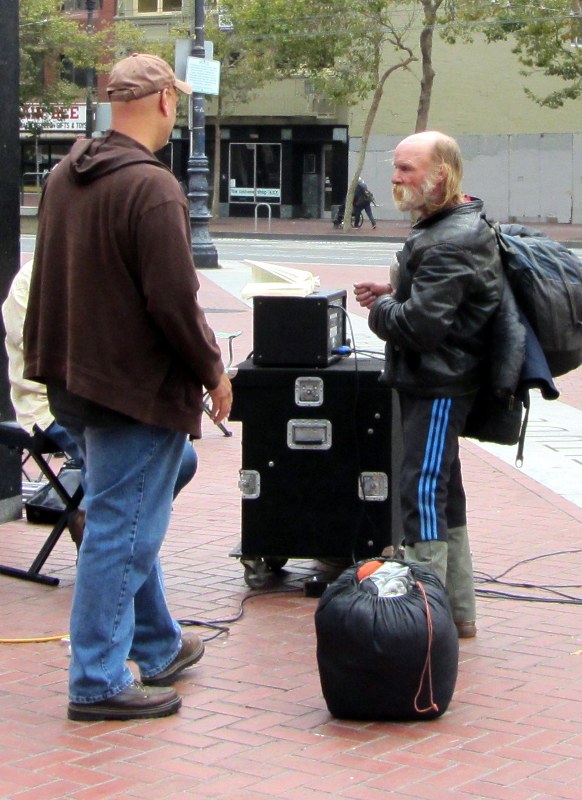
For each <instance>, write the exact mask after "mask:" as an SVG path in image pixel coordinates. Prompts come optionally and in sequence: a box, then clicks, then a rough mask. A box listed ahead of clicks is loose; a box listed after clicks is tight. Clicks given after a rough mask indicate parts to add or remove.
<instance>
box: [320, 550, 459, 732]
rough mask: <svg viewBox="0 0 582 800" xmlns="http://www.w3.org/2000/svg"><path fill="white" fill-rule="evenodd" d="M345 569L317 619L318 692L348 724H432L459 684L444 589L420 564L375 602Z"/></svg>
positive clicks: (327, 592)
mask: <svg viewBox="0 0 582 800" xmlns="http://www.w3.org/2000/svg"><path fill="white" fill-rule="evenodd" d="M371 561H372V560H371V559H369V560H367V561H363V562H360V563H359V564H356V565H355V566H353V567H350V568H349V569H347V570H345V571H344V572H343V573H342V574H341V575H340V576H339V577H338V578H337V580H336V581H334V583H332V584H331V585H330V586H329V587H328V588H327V589H326V590H325V591H324V593H323V595H322V597H321V599H320V601H319V604H318V607H317V611H316V613H315V630H316V636H317V663H318V667H319V677H320V680H321V688H322V691H323V696H324V698H325V702H326V703H327V707H328V709H329V711H330V713H331V714H333V716H334V717H338V718H340V719H353V720H418V719H433V718H435V717H439V716H440V715H441V714H443V713H444V712H445V711H446V710H447V708H448V705H449V703H450V701H451V698H452V696H453V692H454V689H455V684H456V681H457V670H458V661H459V640H458V634H457V629H456V626H455V623H454V622H453V618H452V614H451V610H450V606H449V601H448V598H447V596H446V594H445V590H444V587H443V585H442V583H441V582H440V580H439V579H438V578H437V577H436V575H434V573H433V572H432V571H431V570H429V569H426V568H424V567H421V566H419V565H418V564H413V563H411V562H405V561H396V560H393V559H374V561H379V562H381V563H385V562H389V561H391V562H392V563H395V564H399V565H401V566H404V567H406V568H407V570H406V572H407V575H408V582H407V590H406V591H405V592H404V593H403V594H401V595H399V596H389V597H386V596H378V595H377V594H374V593H373V592H375V591H376V589H375V588H374V586H373V585H372V584H371V581H370V580H369V579H366V580H363V581H361V582H360V580H359V579H358V574H357V573H358V570H359V569H360V567H362V565H364V564H369V565H370V567H371V566H372V564H371ZM360 575H362V573H360Z"/></svg>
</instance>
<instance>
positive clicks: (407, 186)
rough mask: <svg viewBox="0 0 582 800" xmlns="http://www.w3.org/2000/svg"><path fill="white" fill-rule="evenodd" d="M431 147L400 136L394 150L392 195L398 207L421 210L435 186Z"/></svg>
mask: <svg viewBox="0 0 582 800" xmlns="http://www.w3.org/2000/svg"><path fill="white" fill-rule="evenodd" d="M431 150H432V148H431V147H430V146H429V145H428V144H427V143H425V142H422V143H420V142H408V141H406V140H404V141H403V142H401V143H400V144H399V145H398V147H397V148H396V150H395V151H394V159H393V162H392V164H393V168H394V169H393V173H392V197H393V199H394V204H395V205H396V208H397V209H398V210H399V211H419V210H422V209H423V208H424V207H425V205H426V202H427V200H429V199H430V198H431V197H432V195H433V194H434V191H435V189H436V187H437V183H438V175H436V174H435V171H434V169H433V163H432V159H431Z"/></svg>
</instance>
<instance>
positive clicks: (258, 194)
mask: <svg viewBox="0 0 582 800" xmlns="http://www.w3.org/2000/svg"><path fill="white" fill-rule="evenodd" d="M229 202H231V203H259V202H269V203H277V204H278V203H280V202H281V145H280V144H231V145H230V176H229Z"/></svg>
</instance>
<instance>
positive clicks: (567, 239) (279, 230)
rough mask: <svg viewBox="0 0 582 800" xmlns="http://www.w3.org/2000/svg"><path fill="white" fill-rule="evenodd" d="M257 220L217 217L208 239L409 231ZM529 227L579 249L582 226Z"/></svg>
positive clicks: (356, 236)
mask: <svg viewBox="0 0 582 800" xmlns="http://www.w3.org/2000/svg"><path fill="white" fill-rule="evenodd" d="M261 211H262V216H259V218H258V219H257V221H256V224H255V218H254V217H219V218H215V219H212V220H211V221H210V224H209V229H210V234H211V236H216V237H222V236H230V237H237V236H238V237H240V236H243V237H253V236H260V237H267V236H271V237H273V238H305V239H330V240H332V241H333V240H336V241H343V240H346V239H351V240H354V241H362V240H370V241H375V240H377V239H387V240H389V241H402V240H403V239H405V238H406V236H407V234H408V231H409V230H410V224H409V223H408V222H396V221H387V220H378V222H377V225H376V229H375V230H374V229H373V228H372V226H371V225H370V223H369V221H368V220H367V219H366V220H364V224H363V225H362V227H361V228H351V229H350V230H349V231H344V230H343V228H334V226H333V223H332V221H331V218H328V219H272V220H271V223H270V225H269V220H268V219H267V218H266V217H265V215H264V210H261ZM524 224H527V226H528V227H530V228H534V229H536V230H540V231H543V232H544V233H546V234H547V235H548V236H550V237H551V238H552V239H556V240H557V241H560V242H564V243H565V244H566V245H567V246H568V247H582V224H576V225H573V224H564V223H537V222H535V223H534V222H528V223H524Z"/></svg>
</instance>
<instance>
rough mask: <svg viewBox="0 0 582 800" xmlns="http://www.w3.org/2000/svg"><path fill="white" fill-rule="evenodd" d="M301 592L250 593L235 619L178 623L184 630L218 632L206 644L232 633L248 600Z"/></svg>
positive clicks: (183, 621) (197, 620)
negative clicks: (232, 627) (231, 627)
mask: <svg viewBox="0 0 582 800" xmlns="http://www.w3.org/2000/svg"><path fill="white" fill-rule="evenodd" d="M300 591H302V590H301V589H300V588H299V587H293V588H291V589H267V590H265V591H263V590H261V591H259V592H253V593H249V594H247V595H245V596H244V597H243V599H242V600H241V603H240V606H239V610H238V612H237V613H236V614H235V615H234V616H233V617H227V618H226V619H215V620H213V621H212V622H209V621H208V620H201V619H179V620H177V622H178V625H180V626H182V627H183V628H188V627H195V626H197V627H200V628H209V629H210V630H215V631H217V632H216V633H215V634H214V636H208V637H204V641H205V642H211V641H212V640H213V639H217V638H218V637H219V636H222V635H223V634H228V633H230V627H229V625H232V624H233V623H234V622H238V620H239V619H242V617H243V614H244V605H245V603H246V602H247V601H248V600H252V599H253V598H254V597H266V596H267V595H270V594H295V593H296V592H300Z"/></svg>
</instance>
